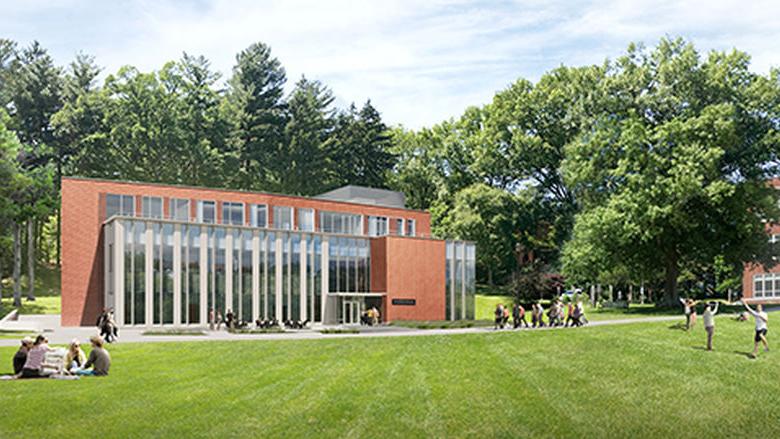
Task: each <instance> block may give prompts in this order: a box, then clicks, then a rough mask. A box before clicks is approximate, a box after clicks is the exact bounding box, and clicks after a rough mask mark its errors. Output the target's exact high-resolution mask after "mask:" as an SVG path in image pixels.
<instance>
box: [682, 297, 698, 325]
mask: <svg viewBox="0 0 780 439" xmlns="http://www.w3.org/2000/svg"><path fill="white" fill-rule="evenodd" d="M680 302H682V304H683V309H684V310H685V330H686V331H689V330H691V329H693V326H694V325H696V303H697V302H694V301H693V300H691V299H683V298H680Z"/></svg>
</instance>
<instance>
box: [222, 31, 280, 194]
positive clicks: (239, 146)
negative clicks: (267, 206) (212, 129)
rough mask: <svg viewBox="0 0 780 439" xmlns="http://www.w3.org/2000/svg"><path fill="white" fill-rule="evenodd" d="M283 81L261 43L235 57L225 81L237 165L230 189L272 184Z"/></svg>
mask: <svg viewBox="0 0 780 439" xmlns="http://www.w3.org/2000/svg"><path fill="white" fill-rule="evenodd" d="M286 81H287V77H286V73H285V71H284V68H283V67H282V64H281V63H280V62H279V60H278V59H276V58H274V57H273V56H271V48H270V47H269V46H267V45H265V44H263V43H255V44H252V45H251V46H249V47H248V48H247V49H245V50H243V51H241V53H239V54H238V56H237V57H236V65H235V67H233V76H232V77H231V78H230V81H229V82H228V85H229V94H228V96H229V99H230V106H231V110H232V111H231V113H232V116H233V118H234V132H233V135H232V143H233V145H232V147H233V151H234V155H235V158H236V160H237V162H238V172H237V173H235V175H234V177H233V178H232V179H231V180H230V181H229V184H230V185H231V186H233V187H237V188H241V189H261V188H267V187H268V186H269V185H272V184H274V176H275V175H278V172H277V171H278V170H279V168H280V166H281V165H280V164H279V163H276V162H274V161H273V159H272V158H273V157H275V156H276V154H277V153H278V152H279V150H280V147H281V144H282V142H283V140H284V139H283V136H284V126H285V119H286V114H285V113H286V112H285V103H284V100H283V95H284V84H285V82H286ZM276 184H278V181H277V182H276Z"/></svg>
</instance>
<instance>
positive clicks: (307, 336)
mask: <svg viewBox="0 0 780 439" xmlns="http://www.w3.org/2000/svg"><path fill="white" fill-rule="evenodd" d="M671 321H678V322H680V323H682V322H683V321H684V317H683V316H682V315H679V316H660V317H636V318H629V319H615V320H601V321H595V322H591V323H589V324H588V326H587V327H590V326H609V325H625V324H630V323H651V322H671ZM18 322H19V323H20V324H19V325H18V327H26V328H30V329H33V328H34V330H32V331H31V332H43V333H44V334H46V336H47V337H48V338H49V343H50V344H52V345H61V344H67V343H69V342H70V341H71V340H73V339H74V338H78V339H79V340H81V342H82V343H86V342H87V340H88V339H89V337H91V336H92V335H96V334H97V333H98V331H97V329H96V328H94V327H62V326H60V324H59V323H60V316H59V315H26V316H20V317H19V320H18ZM335 328H338V327H335ZM335 328H334V329H335ZM319 329H325V328H324V327H322V328H318V327H315V328H313V329H305V330H290V331H287V332H284V333H275V334H231V333H229V332H227V331H224V330H222V331H208V330H206V331H204V332H206V335H202V336H201V335H163V336H151V335H142V334H143V332H144V331H146V330H147V329H142V328H125V329H121V330H120V331H119V335H120V337H119V341H118V343H154V342H176V341H234V340H322V339H333V338H364V337H410V336H426V335H452V334H487V333H494V332H514V331H529V329H519V330H512V329H504V330H499V331H496V330H494V329H493V328H492V327H488V328H486V327H480V328H458V329H414V328H404V327H400V326H378V327H360V328H359V330H360V333H359V334H348V333H346V334H322V333H320V332H319ZM329 329H330V328H329ZM577 329H578V328H561V327H557V328H549V327H545V328H539V329H531V330H530V331H573V330H577ZM18 344H19V340H16V339H0V346H18Z"/></svg>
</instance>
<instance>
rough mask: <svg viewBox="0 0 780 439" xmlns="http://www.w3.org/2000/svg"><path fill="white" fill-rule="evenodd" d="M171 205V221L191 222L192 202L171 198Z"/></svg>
mask: <svg viewBox="0 0 780 439" xmlns="http://www.w3.org/2000/svg"><path fill="white" fill-rule="evenodd" d="M169 204H170V206H168V207H169V210H170V215H171V219H175V220H178V221H189V220H190V200H186V199H182V198H171V200H170V202H169Z"/></svg>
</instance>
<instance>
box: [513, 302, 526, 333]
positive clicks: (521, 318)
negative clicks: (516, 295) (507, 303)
mask: <svg viewBox="0 0 780 439" xmlns="http://www.w3.org/2000/svg"><path fill="white" fill-rule="evenodd" d="M512 323H513V324H514V327H515V329H517V328H519V327H521V326H522V324H523V323H525V327H526V328H527V327H528V322H527V321H526V320H525V308H523V305H520V304H519V303H515V306H513V307H512Z"/></svg>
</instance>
